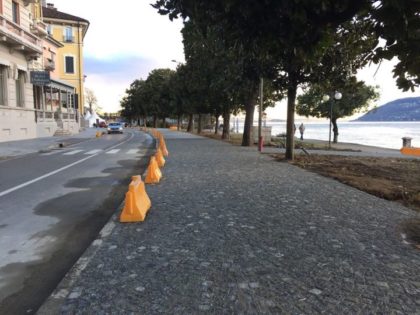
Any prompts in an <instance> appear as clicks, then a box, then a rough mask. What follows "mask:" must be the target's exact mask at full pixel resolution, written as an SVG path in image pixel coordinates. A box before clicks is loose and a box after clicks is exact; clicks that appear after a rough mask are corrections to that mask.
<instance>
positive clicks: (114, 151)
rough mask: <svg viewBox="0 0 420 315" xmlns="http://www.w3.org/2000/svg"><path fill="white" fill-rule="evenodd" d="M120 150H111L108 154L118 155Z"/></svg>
mask: <svg viewBox="0 0 420 315" xmlns="http://www.w3.org/2000/svg"><path fill="white" fill-rule="evenodd" d="M119 151H120V149H114V150H109V151H108V152H107V153H106V154H115V153H118V152H119Z"/></svg>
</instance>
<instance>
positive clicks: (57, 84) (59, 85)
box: [46, 79, 75, 94]
mask: <svg viewBox="0 0 420 315" xmlns="http://www.w3.org/2000/svg"><path fill="white" fill-rule="evenodd" d="M46 87H51V88H54V89H58V90H61V91H65V92H68V93H72V94H74V93H75V88H74V86H72V85H70V84H68V83H66V82H63V81H60V80H57V79H51V83H50V84H48V85H46Z"/></svg>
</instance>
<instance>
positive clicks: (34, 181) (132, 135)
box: [0, 133, 134, 197]
mask: <svg viewBox="0 0 420 315" xmlns="http://www.w3.org/2000/svg"><path fill="white" fill-rule="evenodd" d="M133 137H134V133H132V134H131V136H130V138H128V139H127V140H125V141H123V142H121V143H118V144H116V145H114V146H113V147H111V149H113V148H116V147H119V146H120V145H123V144H124V143H126V142H128V141H130V140H131V139H133ZM97 155H99V153H97V154H92V155H89V156H87V157H85V158H84V159H81V160H79V161H76V162H74V163H71V164H69V165H66V166H64V167H61V168H59V169H56V170H55V171H52V172H49V173H47V174H45V175H42V176H39V177H37V178H34V179H32V180H30V181H27V182H25V183H23V184H20V185H17V186H15V187H12V188H10V189H7V190H4V191H2V192H0V197H3V196H5V195H7V194H10V193H11V192H14V191H16V190H18V189H21V188H23V187H26V186H29V185H31V184H33V183H36V182H38V181H40V180H42V179H44V178H47V177H50V176H52V175H55V174H57V173H60V172H62V171H64V170H66V169H68V168H70V167H72V166H75V165H77V164H80V163H82V162H84V161H86V160H89V159H91V158H93V157H95V156H97Z"/></svg>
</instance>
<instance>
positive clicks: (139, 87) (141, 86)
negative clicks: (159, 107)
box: [121, 79, 148, 124]
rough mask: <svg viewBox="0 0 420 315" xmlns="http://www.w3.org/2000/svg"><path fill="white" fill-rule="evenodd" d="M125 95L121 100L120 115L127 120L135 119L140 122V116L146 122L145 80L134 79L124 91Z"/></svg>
mask: <svg viewBox="0 0 420 315" xmlns="http://www.w3.org/2000/svg"><path fill="white" fill-rule="evenodd" d="M125 92H126V96H125V97H124V98H123V99H122V100H121V107H122V108H123V109H122V111H121V115H122V116H123V117H125V118H127V119H128V120H129V121H133V120H136V121H137V123H138V124H140V118H142V119H143V122H144V123H146V116H147V112H148V99H147V96H146V94H145V92H146V81H145V80H142V79H138V80H134V81H133V82H132V83H131V84H130V87H129V88H128V89H127V90H126V91H125Z"/></svg>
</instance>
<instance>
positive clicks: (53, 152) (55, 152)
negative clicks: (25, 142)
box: [41, 151, 63, 156]
mask: <svg viewBox="0 0 420 315" xmlns="http://www.w3.org/2000/svg"><path fill="white" fill-rule="evenodd" d="M58 153H63V152H62V151H51V152H47V153H41V155H42V156H44V155H53V154H58Z"/></svg>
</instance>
